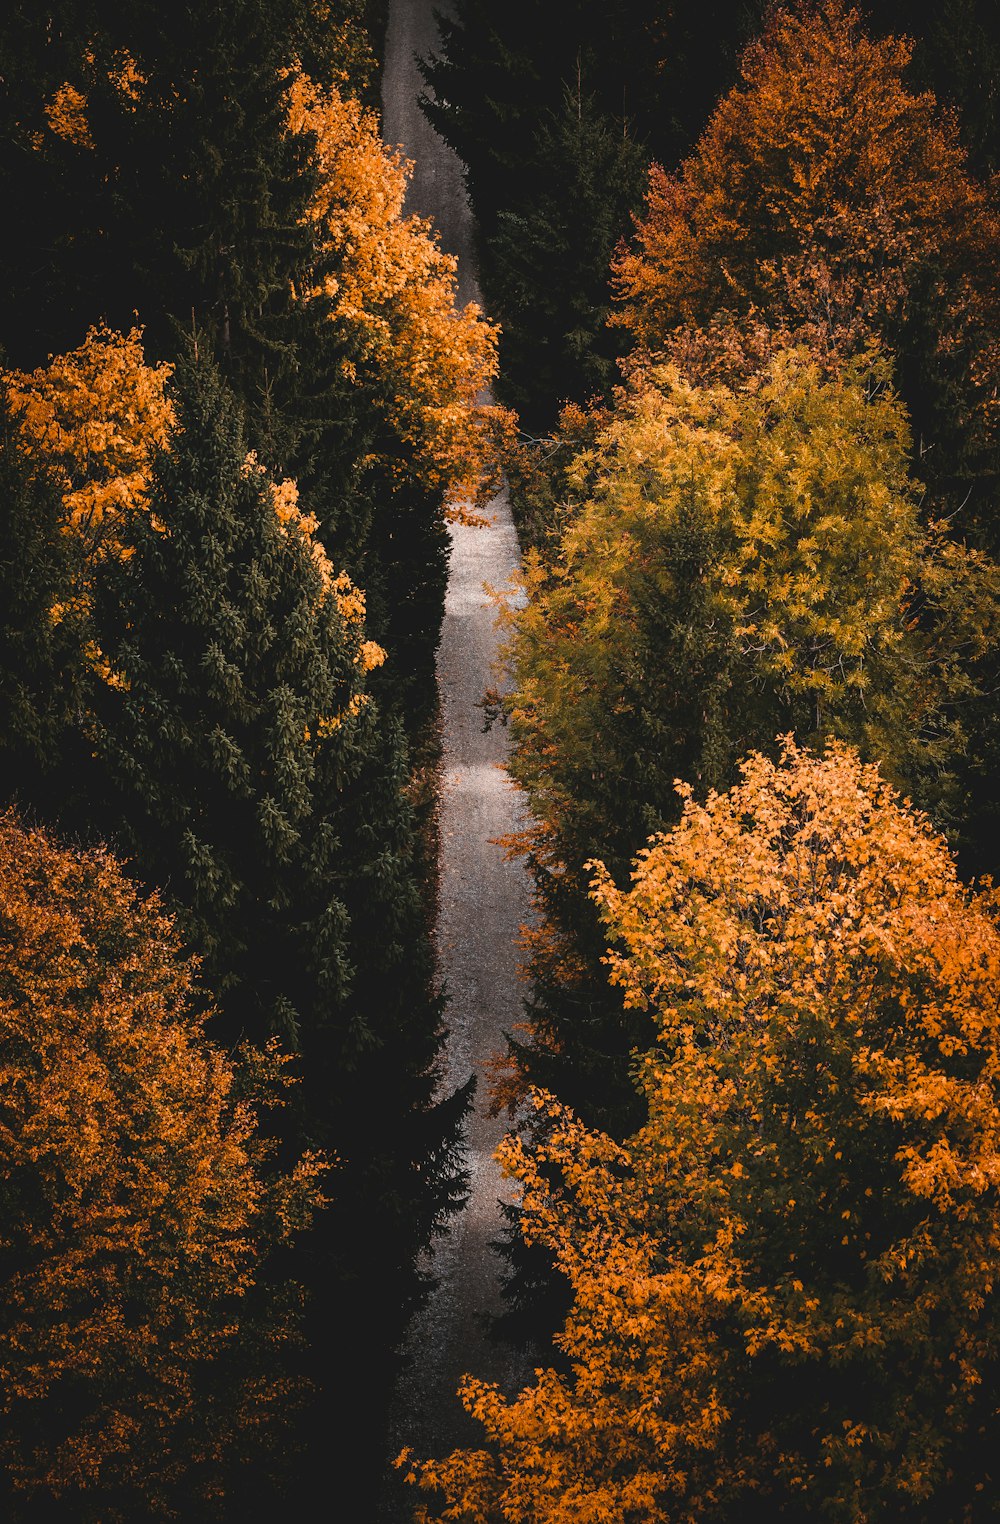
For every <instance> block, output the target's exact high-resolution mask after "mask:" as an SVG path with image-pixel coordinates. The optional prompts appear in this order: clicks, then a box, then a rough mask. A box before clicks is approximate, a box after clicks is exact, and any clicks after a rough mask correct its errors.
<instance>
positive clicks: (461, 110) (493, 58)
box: [423, 0, 761, 429]
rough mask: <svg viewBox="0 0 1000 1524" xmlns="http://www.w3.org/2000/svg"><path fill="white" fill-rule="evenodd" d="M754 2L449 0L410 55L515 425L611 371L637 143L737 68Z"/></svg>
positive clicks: (690, 128)
mask: <svg viewBox="0 0 1000 1524" xmlns="http://www.w3.org/2000/svg"><path fill="white" fill-rule="evenodd" d="M760 10H761V7H760V5H759V4H757V3H755V0H707V3H706V0H702V3H700V4H694V3H691V0H684V3H681V4H677V5H672V6H670V7H664V6H662V5H661V4H659V3H649V0H644V3H640V4H638V5H637V4H635V3H628V4H626V3H621V0H620V3H616V4H611V5H607V4H598V3H596V0H559V3H558V4H554V5H549V6H546V7H544V9H543V10H539V7H538V6H537V5H532V4H530V3H524V0H515V3H513V4H511V5H506V6H503V7H497V6H495V5H492V4H490V3H489V0H461V3H459V4H458V5H457V6H456V7H455V8H454V14H453V15H449V16H447V17H444V18H442V20H441V50H440V54H439V55H438V56H436V57H434V58H431V59H427V60H424V62H423V71H424V77H425V79H426V81H427V84H428V86H429V90H430V94H429V97H428V99H427V100H426V102H425V109H426V110H427V113H428V116H429V117H430V119H431V121H432V123H433V124H434V126H435V127H436V128H437V130H438V131H439V132H440V133H441V134H442V136H443V137H444V138H445V139H446V140H447V141H448V142H449V143H450V144H451V145H452V147H453V148H454V149H455V150H456V152H457V153H458V155H459V157H460V158H461V159H462V161H463V163H464V165H465V167H466V177H467V182H468V186H469V191H470V194H471V197H472V202H473V206H474V208H475V211H476V216H477V219H478V224H479V238H480V264H481V275H482V281H483V290H484V293H485V296H486V301H487V306H488V307H489V310H490V312H491V314H493V315H495V316H497V317H498V318H500V320H501V322H502V324H503V329H504V363H503V366H502V368H501V390H502V395H503V396H504V398H505V399H507V400H510V401H511V402H512V403H513V404H514V405H515V406H518V407H519V408H521V409H522V412H523V417H524V420H525V422H526V423H527V425H528V427H530V428H532V429H537V428H547V427H549V426H550V425H551V424H552V422H553V420H554V417H555V412H556V409H557V408H558V405H559V403H560V402H561V401H564V400H566V399H567V398H571V399H573V400H577V401H581V400H584V399H586V398H587V397H588V396H589V395H590V394H591V393H592V392H593V391H594V390H595V389H602V390H603V389H604V388H606V387H607V385H608V383H609V381H610V380H612V379H613V364H612V362H613V360H614V359H615V358H616V356H617V355H619V354H620V353H621V351H622V349H623V347H624V346H623V343H622V339H621V336H620V335H608V334H607V333H605V332H604V323H605V316H606V312H605V309H606V305H607V270H608V264H609V261H610V256H611V254H612V252H613V250H614V247H615V244H616V243H617V242H618V240H619V239H620V238H622V237H625V236H627V234H628V233H629V232H630V230H631V214H632V213H633V211H636V210H637V209H638V206H639V199H640V187H639V183H638V176H639V173H640V169H641V166H642V164H644V163H645V161H646V160H647V158H648V157H649V156H650V155H653V156H656V157H660V158H664V159H665V160H666V161H667V162H668V163H674V162H676V161H677V160H678V158H679V157H680V156H681V155H682V154H683V153H684V152H685V151H686V149H687V147H688V146H689V145H690V143H691V142H692V140H693V138H694V137H695V136H696V134H697V133H698V131H699V130H700V129H701V127H702V125H703V124H704V122H705V120H706V118H707V116H708V114H709V112H710V111H711V108H712V105H713V104H714V102H715V99H716V97H717V95H718V93H719V91H720V89H722V88H724V87H726V86H727V85H728V84H729V83H731V81H732V79H733V78H735V73H736V60H737V58H738V55H739V50H740V46H741V45H742V43H743V42H744V41H745V39H746V37H747V36H748V35H749V34H750V31H751V30H752V28H753V26H754V24H755V22H756V20H757V19H758V17H759V14H760Z"/></svg>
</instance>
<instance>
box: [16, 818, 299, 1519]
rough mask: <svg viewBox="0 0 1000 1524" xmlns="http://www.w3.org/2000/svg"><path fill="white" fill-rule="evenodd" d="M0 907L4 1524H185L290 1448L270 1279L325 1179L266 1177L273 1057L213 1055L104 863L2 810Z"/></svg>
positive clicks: (158, 940) (292, 1311)
mask: <svg viewBox="0 0 1000 1524" xmlns="http://www.w3.org/2000/svg"><path fill="white" fill-rule="evenodd" d="M0 911H2V919H3V927H4V934H3V939H2V943H0V1197H2V1202H3V1227H2V1229H0V1279H2V1281H3V1289H4V1295H3V1308H4V1310H3V1314H2V1318H0V1346H2V1356H0V1358H2V1363H3V1367H4V1382H3V1394H2V1398H0V1403H2V1410H3V1420H4V1422H3V1438H2V1440H0V1454H2V1465H3V1469H4V1476H3V1481H2V1483H0V1489H2V1491H3V1494H4V1498H5V1508H4V1512H5V1516H6V1517H8V1518H21V1517H25V1518H29V1517H30V1518H35V1517H38V1516H39V1515H38V1513H37V1511H36V1510H37V1509H38V1508H39V1507H41V1508H42V1509H43V1510H44V1509H45V1508H46V1507H48V1508H51V1507H52V1506H53V1500H54V1499H55V1500H59V1502H60V1507H61V1512H60V1513H59V1516H60V1517H67V1518H68V1517H72V1518H74V1519H84V1518H86V1519H102V1520H124V1519H133V1518H136V1517H137V1516H138V1515H139V1514H141V1516H142V1517H144V1518H145V1517H166V1516H170V1517H173V1516H174V1513H175V1510H176V1509H177V1508H178V1506H180V1507H181V1508H182V1509H183V1510H184V1511H188V1510H192V1511H193V1510H197V1511H198V1514H199V1516H201V1510H202V1509H203V1508H211V1505H212V1504H213V1503H217V1502H218V1500H219V1498H220V1495H221V1493H222V1492H223V1491H224V1490H225V1487H226V1485H227V1482H231V1481H232V1480H233V1478H234V1477H235V1475H236V1467H237V1465H238V1463H239V1462H241V1461H242V1462H244V1463H245V1461H246V1459H247V1457H248V1456H249V1455H251V1454H253V1455H255V1457H256V1462H257V1465H258V1467H259V1468H260V1469H259V1470H258V1478H259V1481H260V1483H263V1481H264V1478H265V1476H266V1464H265V1462H264V1457H265V1456H266V1455H267V1454H268V1453H269V1452H273V1451H274V1449H275V1447H276V1446H278V1445H281V1446H288V1445H289V1444H290V1443H291V1439H290V1423H291V1421H292V1419H293V1418H294V1416H295V1414H296V1413H297V1411H298V1410H299V1408H300V1407H301V1403H302V1399H303V1396H304V1393H303V1390H302V1388H301V1381H300V1380H299V1378H297V1377H296V1376H295V1363H296V1361H295V1359H292V1358H291V1357H292V1355H293V1354H294V1349H295V1345H296V1343H297V1341H298V1337H299V1333H298V1325H299V1321H300V1316H301V1306H300V1304H301V1288H299V1287H297V1286H296V1285H295V1284H294V1283H289V1284H288V1285H287V1286H284V1287H282V1286H281V1285H280V1284H274V1283H272V1282H270V1281H269V1273H268V1269H267V1266H268V1264H269V1261H270V1259H271V1258H272V1257H273V1251H274V1249H275V1247H276V1246H277V1245H279V1244H280V1243H282V1242H283V1241H285V1240H287V1239H289V1238H291V1237H292V1236H293V1235H294V1234H296V1233H297V1232H298V1230H299V1229H301V1228H303V1227H305V1226H306V1225H307V1224H308V1222H309V1219H310V1216H311V1213H312V1210H313V1208H314V1207H315V1206H316V1205H317V1204H319V1203H320V1201H321V1199H322V1198H321V1196H320V1194H319V1190H318V1177H319V1176H320V1174H321V1173H322V1170H323V1168H324V1166H323V1165H322V1163H321V1161H320V1160H319V1159H318V1158H317V1157H316V1156H311V1155H308V1154H306V1155H303V1157H302V1158H301V1159H300V1161H299V1163H298V1164H296V1165H294V1166H293V1167H292V1168H291V1169H288V1170H281V1169H278V1168H277V1167H276V1163H275V1160H274V1158H273V1157H272V1149H271V1146H270V1145H269V1144H268V1143H267V1141H266V1136H265V1130H264V1129H262V1127H261V1123H260V1120H259V1112H260V1110H261V1106H262V1105H266V1104H271V1103H277V1101H278V1090H277V1089H276V1088H275V1087H276V1085H277V1086H278V1089H280V1084H279V1075H280V1067H281V1061H280V1060H279V1059H278V1057H277V1055H276V1053H275V1052H274V1051H273V1050H272V1051H270V1052H269V1053H259V1054H257V1055H256V1056H253V1055H247V1056H246V1059H245V1062H246V1068H245V1069H241V1068H240V1066H239V1065H238V1064H237V1063H236V1062H234V1060H232V1059H230V1058H228V1057H226V1056H225V1055H224V1054H223V1053H222V1051H221V1050H220V1049H218V1048H217V1047H215V1046H214V1045H213V1044H211V1043H210V1042H208V1041H207V1040H206V1038H205V1035H204V1030H203V1029H204V1024H205V1021H206V1018H209V1017H210V1010H209V1007H208V1004H207V1000H206V996H205V993H204V991H203V990H202V989H201V987H200V986H199V984H198V982H197V980H196V977H195V968H194V966H193V964H192V963H191V961H190V959H188V958H187V957H186V956H185V955H184V954H183V952H182V949H181V942H180V937H179V935H178V932H177V929H176V927H175V925H174V923H173V920H172V919H171V917H170V916H169V915H167V913H166V912H165V911H164V909H163V907H162V905H161V903H160V902H159V901H158V900H157V899H156V897H155V896H154V897H152V898H148V899H144V898H142V897H141V896H140V895H139V894H138V893H137V891H136V889H135V887H134V885H133V883H132V882H131V881H130V880H129V879H128V878H127V877H126V876H125V875H124V873H123V872H122V869H121V867H120V865H119V864H118V863H117V862H116V861H115V860H114V858H113V857H111V856H110V854H109V853H107V852H106V851H104V850H100V849H98V850H94V851H89V852H86V851H81V850H79V849H75V850H70V849H67V848H64V847H61V846H59V845H58V844H57V843H56V841H55V840H54V839H53V838H52V837H50V836H48V835H46V834H45V833H44V832H42V831H30V832H29V831H26V830H24V829H23V828H22V827H21V826H20V825H19V824H18V823H17V821H16V820H15V819H14V817H13V816H12V815H11V814H9V813H8V814H7V815H5V816H3V817H2V818H0ZM254 1074H256V1078H254ZM269 1092H270V1093H271V1095H272V1101H271V1102H270V1103H268V1102H267V1100H266V1096H267V1095H268V1093H269ZM297 1358H298V1357H296V1359H297ZM271 1458H272V1460H273V1459H274V1456H273V1453H272V1456H271ZM46 1500H47V1501H46ZM45 1516H46V1517H48V1516H49V1515H48V1513H46V1515H45ZM188 1516H190V1513H189V1514H188Z"/></svg>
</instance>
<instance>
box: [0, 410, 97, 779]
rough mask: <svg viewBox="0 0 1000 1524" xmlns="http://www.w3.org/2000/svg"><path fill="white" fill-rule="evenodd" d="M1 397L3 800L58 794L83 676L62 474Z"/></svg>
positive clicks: (80, 610) (81, 628) (79, 609)
mask: <svg viewBox="0 0 1000 1524" xmlns="http://www.w3.org/2000/svg"><path fill="white" fill-rule="evenodd" d="M21 422H22V420H21V419H20V418H19V417H18V415H17V414H15V413H14V412H13V411H12V409H11V407H10V404H9V400H8V398H7V397H0V716H2V718H0V779H2V787H3V792H4V796H5V797H4V803H5V804H6V803H9V802H10V799H11V798H12V797H13V796H14V795H20V797H21V799H22V801H23V802H25V803H27V802H28V801H30V802H32V803H37V802H38V801H39V800H40V799H41V798H42V797H43V796H44V795H45V794H46V793H47V792H49V791H51V794H52V796H53V797H55V798H58V797H59V794H60V780H59V778H58V764H59V760H60V755H61V750H62V744H63V740H64V737H65V736H66V734H67V732H68V731H69V729H70V727H71V724H72V719H73V715H74V713H75V710H76V707H77V704H78V702H79V698H80V693H81V690H82V687H83V685H84V681H85V675H86V670H87V663H86V656H85V651H86V637H87V630H86V611H85V608H84V607H83V606H82V603H81V600H80V599H79V597H78V590H79V580H80V579H79V566H78V556H77V550H78V545H77V542H76V541H75V540H74V538H73V537H71V536H69V535H66V534H64V533H63V532H62V526H63V522H64V512H65V510H64V505H63V499H62V491H61V488H62V485H63V484H62V482H60V480H59V478H58V477H57V476H55V475H54V474H53V472H52V471H51V470H50V469H49V468H48V466H47V464H46V463H45V462H43V461H39V460H38V459H37V458H35V457H34V456H33V455H32V453H31V452H30V450H29V448H28V447H26V443H25V438H24V434H23V432H22V428H21V426H20V425H21Z"/></svg>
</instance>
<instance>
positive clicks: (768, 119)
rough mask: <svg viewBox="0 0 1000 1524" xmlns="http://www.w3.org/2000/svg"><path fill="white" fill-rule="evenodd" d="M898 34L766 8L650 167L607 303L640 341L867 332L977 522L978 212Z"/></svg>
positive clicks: (974, 190) (838, 343) (991, 359)
mask: <svg viewBox="0 0 1000 1524" xmlns="http://www.w3.org/2000/svg"><path fill="white" fill-rule="evenodd" d="M911 51H912V49H911V46H910V44H909V43H907V42H905V41H903V40H901V39H899V38H895V37H886V38H881V39H873V38H871V37H870V36H868V35H867V33H866V32H865V30H864V28H863V27H862V25H861V22H860V19H859V16H858V14H857V12H856V11H854V10H851V9H849V8H848V7H847V6H846V5H845V4H843V3H842V0H823V3H819V4H802V5H798V6H792V7H790V8H781V9H777V10H775V12H774V15H773V17H772V20H771V23H770V25H769V26H768V28H767V30H766V32H765V34H764V36H763V38H762V39H761V40H760V42H759V43H757V44H754V45H752V46H751V47H750V48H749V49H748V51H747V53H746V55H745V57H744V60H743V67H742V80H741V82H740V83H739V84H738V85H737V86H736V87H735V88H734V89H733V90H732V91H731V92H730V93H729V94H728V95H727V96H725V97H724V99H723V100H722V101H721V102H720V103H719V105H718V107H717V109H716V111H715V113H714V115H713V116H712V119H711V121H710V122H709V124H708V126H707V127H706V129H705V131H704V133H703V134H702V136H701V138H700V139H699V141H698V143H697V145H696V147H695V150H694V152H693V153H692V155H691V156H690V158H689V159H688V160H687V161H686V162H685V163H684V165H683V166H682V167H681V169H680V170H679V171H678V172H677V173H676V174H671V173H667V172H665V171H664V170H662V169H659V168H654V169H653V171H652V172H651V176H650V189H649V201H648V208H647V214H646V217H645V219H644V220H643V221H642V223H641V224H640V227H639V230H638V237H637V242H636V246H635V247H634V248H633V249H631V250H629V251H627V252H625V253H623V254H622V255H621V257H620V258H619V259H618V261H617V266H616V273H617V282H618V288H619V293H620V295H621V297H622V300H623V308H622V311H621V321H622V322H624V324H625V325H626V326H627V327H628V328H629V329H630V330H631V331H632V332H633V334H634V335H635V337H636V339H637V340H638V342H639V344H640V345H641V346H643V348H645V349H647V350H650V351H653V352H656V351H661V352H662V351H663V349H664V348H665V347H666V348H668V349H669V348H671V347H672V345H673V344H674V343H677V342H680V343H681V344H683V342H684V340H685V335H684V329H685V327H691V326H694V327H696V328H711V327H715V328H717V329H718V330H719V333H720V336H721V337H722V338H723V340H725V339H726V338H727V337H728V336H729V335H730V334H731V329H732V324H733V323H734V322H735V323H736V325H737V327H738V329H742V328H743V327H745V325H747V324H748V323H749V324H750V325H751V326H752V325H753V324H755V323H760V324H763V325H764V326H765V327H766V328H770V329H775V330H778V331H779V333H784V334H785V335H787V334H789V333H791V334H792V335H794V336H795V338H796V339H797V340H798V341H800V342H808V343H810V344H811V345H812V346H813V347H814V349H815V350H816V351H817V353H819V354H828V355H830V354H832V355H834V356H840V355H843V354H850V353H855V352H857V351H858V350H859V349H860V348H864V347H865V346H867V345H868V344H869V343H870V342H871V340H872V338H873V337H876V338H878V339H879V340H881V341H882V342H883V343H884V344H885V345H887V346H888V347H889V348H890V349H891V350H892V351H893V352H894V353H895V354H896V355H897V357H898V367H899V376H900V385H901V389H902V392H903V396H904V399H905V401H906V403H907V406H908V408H909V410H910V413H911V416H912V417H913V419H914V426H915V429H916V431H917V435H918V440H919V442H920V444H921V448H922V451H923V452H925V453H924V454H923V455H922V470H923V471H924V473H925V475H927V477H928V481H929V483H930V485H931V486H932V487H933V488H934V490H935V492H936V493H937V496H938V499H939V500H940V499H941V498H942V495H943V496H944V497H946V498H947V497H948V496H949V494H951V493H953V492H956V491H958V488H957V485H956V483H955V482H954V481H953V478H955V477H956V476H958V477H960V478H961V481H962V487H961V491H960V492H959V493H958V497H957V498H956V502H958V501H961V500H962V499H963V498H965V497H966V495H967V493H968V490H969V486H970V485H973V486H974V485H975V484H976V482H979V485H980V489H981V490H980V493H979V496H978V498H977V499H976V502H975V503H973V504H968V505H967V509H966V512H965V513H964V515H963V518H962V525H963V526H965V525H966V524H968V525H972V526H976V527H977V528H978V530H979V532H980V533H981V534H982V535H984V536H985V537H986V539H987V541H990V540H991V537H992V536H993V530H991V529H990V524H991V522H992V519H991V512H992V511H991V509H990V507H989V497H988V494H987V495H986V496H984V495H983V494H984V492H985V489H986V483H985V477H986V476H988V475H989V474H990V471H991V462H992V461H993V458H994V456H995V451H996V422H997V418H996V407H995V397H994V392H995V383H996V376H997V363H998V355H997V348H996V338H995V334H996V330H997V314H998V310H1000V309H998V305H997V302H998V288H997V284H996V279H995V269H994V261H993V260H992V258H991V256H990V254H989V252H988V251H989V250H990V249H991V248H992V247H994V246H995V242H996V228H995V215H994V212H993V210H992V208H991V204H990V200H989V198H988V196H987V194H986V191H985V190H984V188H983V186H982V185H980V184H979V183H978V182H977V181H976V180H975V179H974V178H973V177H972V175H971V174H970V172H969V169H968V165H967V161H966V155H965V151H964V149H963V148H962V146H961V144H960V141H959V135H958V130H957V127H956V124H955V121H954V119H953V117H952V116H951V115H949V114H948V113H947V112H946V111H944V110H942V109H941V108H940V107H939V106H938V104H937V102H936V100H935V98H934V96H933V95H931V94H930V93H929V92H923V93H921V94H917V93H915V92H914V91H913V90H912V89H911V88H910V87H909V85H908V82H907V68H908V65H909V62H910V57H911ZM786 341H787V339H786Z"/></svg>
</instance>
